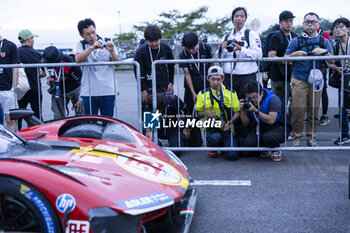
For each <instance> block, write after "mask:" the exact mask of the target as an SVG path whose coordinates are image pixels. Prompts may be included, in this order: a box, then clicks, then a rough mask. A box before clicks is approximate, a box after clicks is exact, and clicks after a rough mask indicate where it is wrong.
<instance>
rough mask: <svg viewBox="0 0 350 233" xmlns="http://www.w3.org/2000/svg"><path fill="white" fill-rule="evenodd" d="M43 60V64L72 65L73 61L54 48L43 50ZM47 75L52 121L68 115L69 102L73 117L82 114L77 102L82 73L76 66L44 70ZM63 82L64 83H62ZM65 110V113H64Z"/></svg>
mask: <svg viewBox="0 0 350 233" xmlns="http://www.w3.org/2000/svg"><path fill="white" fill-rule="evenodd" d="M43 60H44V62H45V63H73V62H74V59H73V58H72V57H71V56H69V55H66V54H62V52H60V51H58V49H57V48H56V47H54V46H49V47H47V48H45V50H44V52H43ZM45 70H46V71H47V72H46V73H47V75H48V76H49V77H48V78H47V84H48V85H49V86H50V88H49V90H48V91H49V93H50V94H51V110H52V112H53V114H54V115H53V117H54V119H61V118H64V117H66V116H68V114H69V109H68V108H67V106H68V104H69V101H71V103H72V105H73V107H74V110H75V115H80V114H81V112H82V101H81V100H79V94H80V83H81V76H82V72H81V69H80V67H78V66H71V67H70V66H65V67H50V68H47V69H45ZM63 80H64V82H63ZM65 103H66V105H64V104H65ZM65 109H66V111H65Z"/></svg>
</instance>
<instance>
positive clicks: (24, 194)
mask: <svg viewBox="0 0 350 233" xmlns="http://www.w3.org/2000/svg"><path fill="white" fill-rule="evenodd" d="M3 231H5V232H7V231H11V232H13V231H20V232H43V233H56V232H62V229H61V226H60V224H59V219H58V216H57V215H56V213H55V211H54V209H53V207H52V206H51V204H50V203H49V202H48V201H47V199H46V198H45V196H44V195H43V194H41V193H40V192H39V191H38V190H37V189H36V188H34V187H33V186H31V185H29V184H27V183H25V182H22V181H20V180H17V179H13V178H10V177H1V176H0V232H3Z"/></svg>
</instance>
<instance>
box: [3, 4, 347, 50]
mask: <svg viewBox="0 0 350 233" xmlns="http://www.w3.org/2000/svg"><path fill="white" fill-rule="evenodd" d="M0 3H1V13H0V27H1V29H0V34H1V35H2V36H3V37H4V38H7V39H8V40H11V41H13V42H14V43H16V44H19V41H18V39H17V36H18V32H19V31H20V30H21V29H29V30H31V31H32V32H33V33H35V34H38V35H39V37H38V38H35V45H34V47H35V48H37V49H41V48H45V47H46V46H47V45H50V44H51V43H52V44H53V45H55V46H57V47H59V48H64V47H67V46H71V47H73V46H74V48H75V44H76V43H77V42H78V41H79V40H80V39H81V37H80V36H79V33H78V30H77V23H78V22H79V20H81V19H84V18H92V19H93V20H94V21H95V23H96V30H97V33H98V34H100V35H101V36H102V37H109V38H111V37H113V35H114V34H116V33H119V32H120V30H119V29H120V28H121V32H122V33H124V32H129V31H131V29H132V26H133V25H140V24H142V22H152V21H154V20H156V19H159V17H158V15H159V14H160V13H162V12H168V11H170V10H173V9H178V10H179V11H180V12H181V13H189V12H191V11H193V10H196V9H198V8H199V7H200V6H208V8H209V10H208V13H207V14H206V16H207V17H208V18H210V19H212V20H215V19H217V18H221V17H224V16H231V12H232V10H233V9H234V8H235V7H238V6H242V7H246V8H247V10H248V19H247V23H248V24H249V23H250V22H251V21H252V20H253V19H257V20H259V21H260V23H261V27H260V28H259V29H258V30H257V31H258V32H261V31H263V30H265V29H267V28H268V27H269V26H270V25H272V24H275V23H277V22H278V15H279V14H280V13H281V12H282V11H283V10H290V11H292V12H293V13H294V15H295V16H296V18H295V20H294V25H300V24H301V22H302V18H303V16H304V15H305V14H306V13H307V12H310V11H313V12H316V13H317V14H318V15H319V16H320V17H322V18H326V19H329V20H332V21H333V20H335V19H336V18H338V17H339V16H344V17H348V18H350V4H349V3H348V0H346V1H345V0H337V1H335V3H336V4H334V5H332V4H331V3H332V2H331V1H325V0H318V1H310V0H309V1H306V0H292V1H290V0H289V1H283V0H282V1H281V0H271V1H269V0H264V1H262V0H241V1H236V0H232V1H227V0H176V1H166V0H163V1H161V0H119V1H115V0H114V1H112V0H102V1H91V0H59V1H58V0H31V1H28V0H0ZM230 27H231V28H232V25H230ZM221 36H222V35H220V37H221Z"/></svg>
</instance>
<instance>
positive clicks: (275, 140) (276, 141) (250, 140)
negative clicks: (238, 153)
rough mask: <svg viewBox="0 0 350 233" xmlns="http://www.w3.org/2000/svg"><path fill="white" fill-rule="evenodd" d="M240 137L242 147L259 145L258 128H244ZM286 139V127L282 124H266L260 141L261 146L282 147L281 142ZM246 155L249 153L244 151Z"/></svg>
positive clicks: (261, 131)
mask: <svg viewBox="0 0 350 233" xmlns="http://www.w3.org/2000/svg"><path fill="white" fill-rule="evenodd" d="M243 131H244V132H245V133H242V134H241V135H240V137H239V146H241V147H257V146H258V136H257V134H256V129H255V128H251V129H247V130H243ZM283 141H284V127H283V126H281V125H276V126H265V127H263V129H262V130H260V143H259V145H260V146H261V147H280V144H281V143H283ZM243 154H245V155H247V154H249V153H243Z"/></svg>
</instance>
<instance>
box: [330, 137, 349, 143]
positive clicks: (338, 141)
mask: <svg viewBox="0 0 350 233" xmlns="http://www.w3.org/2000/svg"><path fill="white" fill-rule="evenodd" d="M345 143H350V137H349V136H342V138H341V141H340V137H339V138H337V140H335V141H334V144H338V145H343V144H345Z"/></svg>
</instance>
